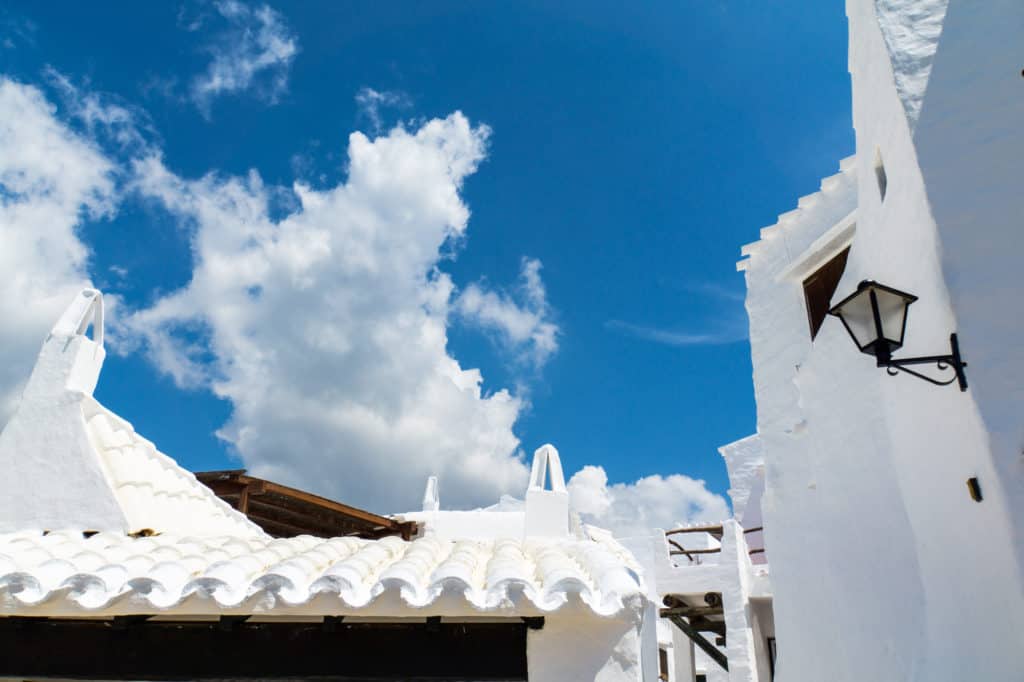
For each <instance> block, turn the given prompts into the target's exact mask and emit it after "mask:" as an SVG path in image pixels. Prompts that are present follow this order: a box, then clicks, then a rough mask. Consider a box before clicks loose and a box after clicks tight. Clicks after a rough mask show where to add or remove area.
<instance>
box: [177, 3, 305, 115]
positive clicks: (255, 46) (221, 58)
mask: <svg viewBox="0 0 1024 682" xmlns="http://www.w3.org/2000/svg"><path fill="white" fill-rule="evenodd" d="M214 7H215V8H216V9H217V11H218V13H219V14H220V15H221V17H223V18H224V19H225V20H226V21H227V23H228V28H227V30H225V31H223V32H222V33H221V34H220V35H219V36H218V38H217V40H216V41H214V42H213V43H211V44H210V45H209V47H208V50H209V52H210V55H211V57H212V58H211V60H210V63H209V65H208V66H207V68H206V71H205V72H204V73H202V74H200V75H199V76H197V77H196V78H195V79H193V81H192V87H191V95H192V100H193V101H194V102H195V103H196V105H197V106H198V107H199V110H200V111H201V112H202V113H203V115H205V116H209V114H210V106H211V103H212V101H213V100H214V98H216V97H218V96H221V95H228V94H235V93H240V92H244V91H253V92H254V93H255V94H256V95H257V96H258V97H260V98H262V99H264V100H266V101H268V102H270V103H276V102H277V101H278V98H279V97H280V96H281V95H282V94H284V93H285V92H286V91H287V90H288V72H289V69H290V67H291V63H292V60H293V59H294V58H295V55H296V54H298V51H299V43H298V40H297V39H296V37H295V35H294V34H293V33H292V32H291V29H290V28H289V27H288V26H287V24H286V23H285V22H284V20H283V18H282V17H281V15H280V14H279V13H278V12H276V11H274V10H273V9H271V8H270V6H269V5H260V6H257V7H250V6H249V5H246V4H245V3H242V2H239V1H238V0H218V1H217V2H215V3H214Z"/></svg>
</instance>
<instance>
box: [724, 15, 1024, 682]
mask: <svg viewBox="0 0 1024 682" xmlns="http://www.w3.org/2000/svg"><path fill="white" fill-rule="evenodd" d="M847 12H848V16H849V19H850V32H851V43H850V55H849V56H850V71H851V77H852V83H853V104H854V110H853V122H854V127H855V129H856V134H857V138H856V139H857V152H856V156H855V157H854V159H852V160H851V161H848V162H844V167H845V170H844V172H843V173H841V178H840V181H839V183H838V184H837V185H836V186H835V187H833V188H832V189H825V190H823V191H822V192H820V193H818V194H816V195H812V197H811V198H805V199H802V200H801V201H800V205H801V208H800V209H798V211H796V212H794V213H791V214H787V215H785V216H783V218H782V219H780V221H779V224H778V226H776V227H773V228H770V229H767V230H763V231H762V239H761V240H760V241H758V242H757V243H756V244H754V245H750V246H748V247H745V248H744V254H745V255H749V256H750V259H749V260H748V261H742V262H741V265H740V267H741V269H743V270H744V271H745V276H746V281H747V287H748V295H747V310H748V314H749V317H750V325H751V327H750V339H751V349H752V356H753V358H752V359H753V365H754V387H755V395H756V398H757V416H758V434H759V437H760V439H761V442H762V444H763V446H764V450H765V477H766V490H765V495H764V498H763V500H762V508H763V512H764V522H765V528H766V538H765V541H766V543H767V545H768V548H769V551H770V554H771V565H772V586H773V590H774V593H775V602H774V612H775V627H776V631H777V633H778V647H779V649H778V652H779V661H778V668H777V678H776V679H778V680H780V681H781V682H792V681H798V680H799V681H807V682H812V681H813V682H817V681H818V680H823V679H829V680H866V679H884V680H921V681H925V680H927V681H929V682H931V681H935V680H940V681H941V680H949V681H950V682H952V681H954V680H964V679H984V680H1000V681H1002V680H1006V681H1010V680H1021V679H1024V657H1022V656H1020V654H1019V643H1020V633H1021V632H1024V596H1022V587H1021V586H1022V574H1021V565H1022V562H1021V551H1022V547H1024V543H1022V540H1021V527H1020V526H1021V521H1020V519H1021V518H1024V514H1022V512H1024V508H1022V506H1021V495H1022V494H1024V489H1022V485H1021V481H1022V479H1021V467H1022V460H1021V455H1020V452H1021V445H1022V422H1021V419H1020V409H1019V406H1020V405H1021V404H1022V394H1021V390H1022V387H1024V344H1020V343H1017V341H1016V340H1017V339H1019V338H1021V337H1022V332H1024V329H1021V326H1022V322H1021V320H1020V316H1019V315H1014V314H1013V313H1008V311H1010V310H1016V308H1019V300H1018V299H1019V297H1020V292H1021V283H1020V280H1019V277H1018V276H1017V274H1016V266H1015V264H1014V262H1012V261H1015V260H1016V258H1017V254H1018V253H1019V252H1020V249H1021V247H1022V246H1024V232H1022V231H1021V229H1020V216H1021V215H1024V204H1022V201H1024V199H1022V194H1021V192H1020V191H1019V188H1017V187H1015V185H1016V184H1018V183H1017V180H1016V179H1017V178H1019V173H1017V172H1016V171H1015V170H1014V169H1015V168H1016V166H1017V165H1019V159H1020V158H1022V152H1024V146H1022V145H1024V136H1022V134H1021V132H1020V129H1019V122H1020V120H1022V113H1024V109H1022V108H1021V107H1022V106H1024V104H1022V103H1024V95H1022V92H1024V81H1022V80H1021V76H1020V69H1021V67H1022V66H1024V65H1022V64H1021V63H1020V59H1019V55H1017V54H1016V53H1015V50H1016V49H1017V48H1016V47H1015V46H1016V45H1019V42H1020V40H1019V39H1020V36H1021V35H1022V34H1024V30H1022V29H1024V5H1022V4H1021V3H1017V2H998V3H985V4H984V6H982V5H979V4H971V3H963V2H951V3H949V6H948V9H947V7H946V3H943V2H917V3H904V2H896V1H895V0H894V1H893V2H875V0H849V1H848V2H847ZM907 12H909V13H910V14H907ZM920 13H925V14H926V16H917V15H919V14H920ZM911 15H914V16H916V19H915V20H914V21H913V22H911V23H910V24H906V19H907V17H908V16H911ZM901 22H902V23H901ZM897 25H901V26H903V27H904V29H906V26H908V25H909V26H911V27H913V26H919V27H920V30H916V32H915V31H914V30H911V33H910V34H907V35H902V36H896V37H895V38H894V35H895V33H894V26H897ZM904 29H901V30H904ZM940 29H941V30H940ZM896 33H898V31H896ZM901 40H902V41H907V40H916V41H917V42H916V43H915V44H914V45H911V46H908V45H907V43H906V42H902V43H901V42H900V41H901ZM911 62H912V63H913V64H916V65H918V66H921V65H923V64H924V63H925V62H928V64H929V66H928V69H927V70H928V74H927V75H925V76H924V77H923V78H922V77H921V75H922V73H924V71H923V70H921V69H917V67H915V68H905V67H906V64H907V63H911ZM894 68H895V69H896V71H895V72H894ZM915 69H917V70H916V71H915ZM911 72H914V73H911ZM908 74H909V75H910V76H912V77H911V78H909V79H908V78H906V76H907V75H908ZM915 74H916V75H915ZM901 79H902V80H901ZM911 81H913V82H914V83H916V85H913V87H912V88H910V89H912V90H914V92H916V93H917V94H916V95H915V96H917V97H918V98H919V103H918V104H919V112H918V114H917V123H916V126H913V123H914V121H913V118H914V117H913V116H910V117H909V118H908V116H909V115H910V113H911V111H910V110H912V109H913V108H914V107H909V108H908V99H907V96H908V88H909V87H910V86H909V85H908V83H910V82H911ZM911 94H913V93H911ZM878 159H881V160H882V162H883V163H884V168H885V173H886V177H887V181H888V182H887V188H886V193H885V196H884V200H883V197H882V195H881V192H880V191H879V184H878V180H877V177H876V172H875V165H876V162H877V160H878ZM823 186H824V183H823ZM851 216H852V218H853V220H854V221H855V230H854V231H853V233H852V247H851V251H850V256H849V261H848V263H847V267H846V271H845V273H844V275H843V277H842V279H841V281H840V283H839V287H838V289H837V291H836V297H834V298H833V302H834V301H836V300H838V298H839V297H842V296H844V295H846V294H847V293H849V292H852V291H853V290H854V288H855V287H856V285H857V282H859V281H860V280H862V279H874V280H877V281H879V282H882V283H884V284H888V285H890V286H893V287H896V288H898V289H902V290H904V291H908V292H911V293H913V294H915V295H917V296H918V297H919V300H918V301H917V302H916V303H915V304H914V305H913V306H912V307H911V309H910V315H909V318H908V325H907V331H906V343H905V346H904V348H903V349H901V350H900V351H898V352H897V353H896V356H897V357H912V356H920V355H935V354H941V353H948V352H949V341H948V339H949V334H950V332H953V331H956V332H958V333H959V334H960V341H961V349H962V351H963V353H964V356H965V359H966V360H967V361H968V362H969V367H968V369H967V378H968V382H969V384H970V390H969V391H968V392H966V393H961V392H959V391H958V390H957V388H956V387H955V386H951V387H936V386H933V385H931V384H928V383H925V382H923V381H920V380H918V379H915V378H913V377H909V376H906V375H901V376H896V377H891V376H888V375H887V374H886V373H885V372H884V371H883V370H880V369H878V368H877V367H876V366H875V363H874V360H873V358H869V357H867V356H865V355H862V354H860V353H858V352H857V350H856V348H855V347H854V345H853V343H852V342H851V340H850V339H849V337H848V336H847V334H846V332H845V330H844V329H843V328H842V325H841V324H840V323H839V322H838V321H837V320H835V319H826V321H825V323H824V325H823V326H822V328H821V330H820V332H819V334H818V336H817V338H816V339H814V341H813V342H812V341H811V339H810V334H809V331H808V323H807V316H806V311H805V306H804V301H803V296H802V288H801V279H802V276H803V275H802V274H801V273H803V272H811V271H813V264H814V263H815V262H818V263H819V264H820V263H823V262H824V261H825V259H826V258H827V256H828V250H827V249H825V250H824V251H823V252H822V253H821V254H820V256H814V257H811V258H810V259H808V253H809V252H810V251H813V250H814V248H813V245H814V244H815V242H816V241H820V240H821V239H822V238H823V236H824V235H828V234H830V233H835V232H836V231H837V230H838V229H839V228H838V226H839V225H840V223H841V222H842V221H844V220H849V218H850V217H851ZM816 259H817V260H816ZM797 263H800V264H801V265H800V267H799V268H796V267H795V265H794V264H797ZM808 265H810V266H812V267H808ZM922 369H923V371H926V372H930V373H932V374H937V373H938V370H937V369H936V368H934V367H930V368H922ZM947 376H948V375H947ZM969 477H978V479H979V480H980V482H981V486H982V489H983V491H984V499H983V501H982V502H980V503H978V502H975V501H973V500H972V499H971V497H970V496H969V495H968V491H967V487H966V480H967V479H968V478H969ZM952 633H956V634H955V635H954V634H952Z"/></svg>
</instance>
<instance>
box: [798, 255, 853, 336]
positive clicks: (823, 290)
mask: <svg viewBox="0 0 1024 682" xmlns="http://www.w3.org/2000/svg"><path fill="white" fill-rule="evenodd" d="M848 255H850V247H846V248H845V249H843V251H842V253H840V254H839V255H837V256H836V257H835V258H833V259H832V260H830V261H829V262H827V263H825V265H823V266H821V268H819V269H818V271H817V272H815V273H814V274H813V275H811V276H810V277H808V278H807V279H805V280H804V300H805V301H806V302H807V322H808V323H810V325H811V338H812V339H813V338H814V337H815V336H817V335H818V330H819V329H821V323H822V322H824V321H825V316H826V315H827V314H828V305H829V302H830V301H831V300H832V294H834V293H836V287H837V286H838V285H839V278H840V277H842V276H843V270H845V269H846V257H847V256H848Z"/></svg>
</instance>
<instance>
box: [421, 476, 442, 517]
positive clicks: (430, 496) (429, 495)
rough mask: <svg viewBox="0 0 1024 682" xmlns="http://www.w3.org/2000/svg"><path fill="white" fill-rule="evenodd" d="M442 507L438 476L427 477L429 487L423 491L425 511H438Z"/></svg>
mask: <svg viewBox="0 0 1024 682" xmlns="http://www.w3.org/2000/svg"><path fill="white" fill-rule="evenodd" d="M440 508H441V494H440V492H439V491H438V486H437V476H431V477H430V478H428V479H427V488H426V490H424V491H423V511H425V512H436V511H437V510H439V509H440Z"/></svg>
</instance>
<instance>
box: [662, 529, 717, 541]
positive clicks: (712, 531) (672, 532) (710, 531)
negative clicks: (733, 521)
mask: <svg viewBox="0 0 1024 682" xmlns="http://www.w3.org/2000/svg"><path fill="white" fill-rule="evenodd" d="M724 532H725V531H724V530H723V528H722V526H694V527H693V528H676V529H675V530H667V531H665V535H677V534H679V533H707V534H708V535H712V536H714V537H716V538H718V539H719V540H721V539H722V533H724Z"/></svg>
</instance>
